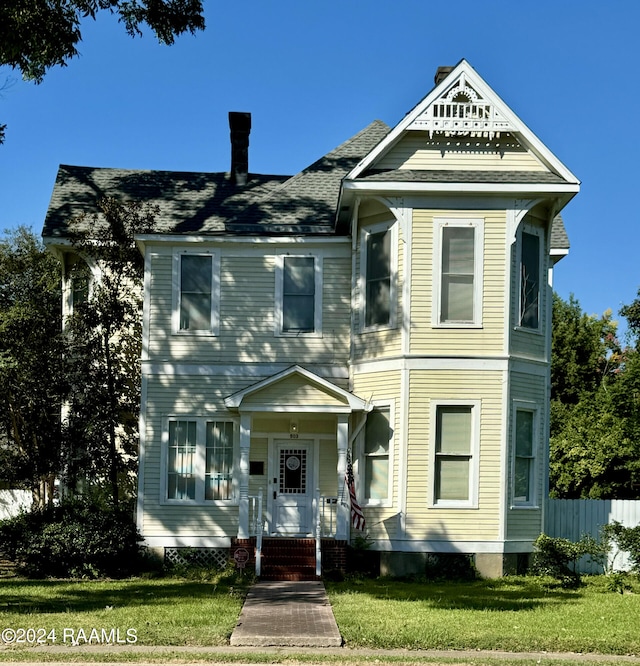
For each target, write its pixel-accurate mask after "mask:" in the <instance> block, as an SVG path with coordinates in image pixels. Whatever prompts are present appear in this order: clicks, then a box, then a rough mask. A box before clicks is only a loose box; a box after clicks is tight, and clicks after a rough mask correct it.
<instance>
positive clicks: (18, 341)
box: [0, 228, 66, 506]
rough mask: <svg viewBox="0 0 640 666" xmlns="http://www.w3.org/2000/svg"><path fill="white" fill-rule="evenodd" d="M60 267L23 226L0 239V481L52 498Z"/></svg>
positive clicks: (57, 435) (40, 501) (56, 466)
mask: <svg viewBox="0 0 640 666" xmlns="http://www.w3.org/2000/svg"><path fill="white" fill-rule="evenodd" d="M60 298H61V290H60V267H59V264H58V262H57V261H56V260H55V259H54V258H53V257H52V256H51V255H50V254H49V253H48V252H46V250H45V248H44V247H43V245H42V243H41V241H40V240H39V239H37V238H36V237H35V236H34V235H33V233H32V232H31V231H30V230H28V229H26V228H19V229H17V230H14V231H11V232H7V234H6V235H5V237H4V238H3V239H2V240H1V241H0V429H1V431H0V470H1V472H0V474H1V476H0V479H1V480H2V481H4V482H6V483H8V484H9V485H11V486H12V487H23V488H26V489H29V490H31V491H32V494H33V497H34V503H35V504H36V505H40V506H42V505H44V504H45V503H46V502H50V501H51V500H52V496H53V482H54V479H55V477H56V475H57V474H58V472H59V470H60V451H61V427H60V407H61V404H62V400H63V396H64V394H65V391H66V383H65V380H64V377H63V372H62V356H63V355H62V351H63V341H62V336H61V309H60Z"/></svg>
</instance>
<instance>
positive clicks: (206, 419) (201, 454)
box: [160, 414, 240, 506]
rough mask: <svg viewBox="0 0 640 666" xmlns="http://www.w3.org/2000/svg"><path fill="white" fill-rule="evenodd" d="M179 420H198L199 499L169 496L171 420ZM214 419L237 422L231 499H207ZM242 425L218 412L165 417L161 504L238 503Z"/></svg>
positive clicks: (202, 504)
mask: <svg viewBox="0 0 640 666" xmlns="http://www.w3.org/2000/svg"><path fill="white" fill-rule="evenodd" d="M176 421H195V422H196V442H197V446H196V463H195V475H196V496H195V499H169V498H168V497H167V492H168V487H167V473H168V459H169V423H171V422H176ZM212 421H225V422H230V423H233V468H232V470H233V471H232V479H231V487H232V491H231V499H228V500H205V498H204V488H205V478H204V477H205V463H206V460H205V457H206V451H205V449H206V441H207V439H206V437H207V433H206V427H207V426H206V424H207V423H210V422H212ZM239 434H240V425H239V421H238V420H237V419H232V418H229V417H228V416H226V415H222V414H221V415H220V416H219V417H216V415H215V414H210V415H209V416H193V415H190V414H186V415H178V416H166V417H164V418H163V419H162V445H161V456H162V457H161V460H160V504H161V505H164V506H236V505H238V503H239V502H238V498H239V479H238V476H239V471H240V465H239V461H240V437H239Z"/></svg>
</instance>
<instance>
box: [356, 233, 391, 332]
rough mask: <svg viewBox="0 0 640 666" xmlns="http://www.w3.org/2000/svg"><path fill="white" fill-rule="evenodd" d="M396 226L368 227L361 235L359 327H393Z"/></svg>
mask: <svg viewBox="0 0 640 666" xmlns="http://www.w3.org/2000/svg"><path fill="white" fill-rule="evenodd" d="M395 257H396V226H395V225H394V224H393V223H386V224H382V225H376V226H374V227H369V228H367V229H364V230H363V231H362V236H361V257H360V273H361V284H362V288H361V299H362V305H361V326H362V328H363V329H375V328H385V327H393V326H395V273H396V260H395Z"/></svg>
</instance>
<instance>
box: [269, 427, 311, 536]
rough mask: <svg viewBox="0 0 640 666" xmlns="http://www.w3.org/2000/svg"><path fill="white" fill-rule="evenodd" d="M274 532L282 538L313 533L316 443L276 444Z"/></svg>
mask: <svg viewBox="0 0 640 666" xmlns="http://www.w3.org/2000/svg"><path fill="white" fill-rule="evenodd" d="M274 453H275V456H274V458H275V459H274V474H273V504H272V507H273V509H272V511H273V512H272V516H273V521H272V531H273V532H275V533H276V534H281V535H291V536H293V535H302V534H305V535H306V534H310V533H311V532H312V531H313V442H311V441H300V440H295V441H290V440H279V441H276V442H275V452H274Z"/></svg>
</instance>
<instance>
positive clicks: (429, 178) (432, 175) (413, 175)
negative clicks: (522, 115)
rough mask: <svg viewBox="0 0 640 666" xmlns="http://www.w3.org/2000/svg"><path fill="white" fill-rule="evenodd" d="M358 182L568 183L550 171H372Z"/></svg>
mask: <svg viewBox="0 0 640 666" xmlns="http://www.w3.org/2000/svg"><path fill="white" fill-rule="evenodd" d="M358 180H365V181H374V182H377V181H390V182H408V183H496V184H498V183H513V184H523V185H529V184H540V185H549V184H554V183H566V182H567V181H566V180H565V179H564V178H562V177H561V176H558V175H556V174H554V173H550V172H548V171H456V170H439V169H434V170H424V171H419V170H412V169H392V170H374V169H372V170H370V171H368V172H366V173H365V174H363V175H362V177H361V178H359V179H358Z"/></svg>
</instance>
